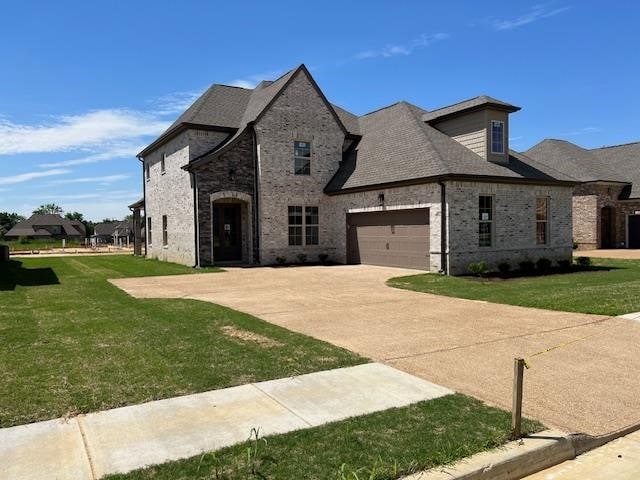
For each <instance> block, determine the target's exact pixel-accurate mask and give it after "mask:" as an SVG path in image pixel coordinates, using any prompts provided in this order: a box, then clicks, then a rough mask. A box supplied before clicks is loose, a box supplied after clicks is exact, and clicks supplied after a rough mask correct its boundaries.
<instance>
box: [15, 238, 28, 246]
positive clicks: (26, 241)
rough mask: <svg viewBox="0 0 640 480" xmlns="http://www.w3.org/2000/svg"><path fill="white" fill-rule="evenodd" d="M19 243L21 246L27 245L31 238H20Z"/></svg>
mask: <svg viewBox="0 0 640 480" xmlns="http://www.w3.org/2000/svg"><path fill="white" fill-rule="evenodd" d="M18 243H19V244H20V245H26V244H27V243H29V238H28V237H18Z"/></svg>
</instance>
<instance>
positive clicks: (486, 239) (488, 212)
mask: <svg viewBox="0 0 640 480" xmlns="http://www.w3.org/2000/svg"><path fill="white" fill-rule="evenodd" d="M492 244H493V197H492V196H491V195H480V197H479V200H478V245H479V246H480V247H490V246H491V245H492Z"/></svg>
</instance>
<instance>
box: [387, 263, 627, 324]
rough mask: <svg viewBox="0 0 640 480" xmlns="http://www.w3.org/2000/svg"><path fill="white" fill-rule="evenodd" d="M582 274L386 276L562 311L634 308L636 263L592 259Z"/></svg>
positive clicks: (409, 284)
mask: <svg viewBox="0 0 640 480" xmlns="http://www.w3.org/2000/svg"><path fill="white" fill-rule="evenodd" d="M593 265H594V266H595V267H598V268H599V269H597V270H596V269H594V270H593V271H587V272H575V273H558V274H554V275H547V276H540V277H529V278H512V279H506V280H501V279H485V280H481V279H477V278H471V277H448V276H444V275H437V274H422V275H411V276H407V277H397V278H392V279H391V280H389V281H388V282H387V283H388V285H390V286H392V287H397V288H404V289H407V290H414V291H417V292H427V293H434V294H436V295H447V296H450V297H459V298H468V299H473V300H486V301H488V302H495V303H506V304H510V305H521V306H525V307H536V308H545V309H549V310H563V311H567V312H580V313H593V314H600V315H622V314H625V313H631V312H638V311H640V261H639V260H613V259H593Z"/></svg>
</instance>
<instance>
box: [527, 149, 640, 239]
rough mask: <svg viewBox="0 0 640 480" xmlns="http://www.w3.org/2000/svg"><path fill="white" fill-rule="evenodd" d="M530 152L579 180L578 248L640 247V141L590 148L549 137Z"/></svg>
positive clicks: (575, 215)
mask: <svg viewBox="0 0 640 480" xmlns="http://www.w3.org/2000/svg"><path fill="white" fill-rule="evenodd" d="M526 155H527V156H529V157H531V158H534V159H536V160H538V161H539V162H540V163H543V164H546V165H548V166H549V167H552V168H554V169H556V170H559V171H561V172H563V173H564V174H566V175H570V176H571V177H573V178H576V179H578V180H580V182H581V183H580V185H576V187H575V189H574V192H573V235H574V240H575V242H576V243H577V244H578V247H579V248H581V249H590V248H640V142H635V143H628V144H624V145H613V146H609V147H602V148H594V149H591V150H589V149H586V148H582V147H580V146H578V145H575V144H573V143H571V142H567V141H566V140H554V139H547V140H543V141H542V142H540V143H538V144H537V145H535V146H533V147H531V148H530V149H529V150H528V151H527V152H526Z"/></svg>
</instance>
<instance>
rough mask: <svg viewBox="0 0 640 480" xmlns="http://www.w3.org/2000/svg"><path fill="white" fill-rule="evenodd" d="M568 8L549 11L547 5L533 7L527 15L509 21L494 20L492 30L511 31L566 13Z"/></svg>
mask: <svg viewBox="0 0 640 480" xmlns="http://www.w3.org/2000/svg"><path fill="white" fill-rule="evenodd" d="M569 8H570V7H561V8H555V9H550V8H549V7H548V6H547V5H534V6H533V7H532V8H531V11H530V12H529V13H526V14H524V15H521V16H519V17H516V18H512V19H510V20H494V22H493V28H495V29H496V30H513V29H514V28H518V27H522V26H523V25H528V24H529V23H533V22H536V21H538V20H542V19H543V18H549V17H553V16H555V15H558V14H559V13H562V12H566V11H567V10H569Z"/></svg>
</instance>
